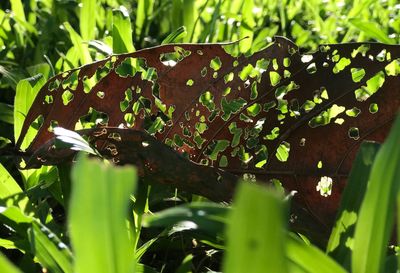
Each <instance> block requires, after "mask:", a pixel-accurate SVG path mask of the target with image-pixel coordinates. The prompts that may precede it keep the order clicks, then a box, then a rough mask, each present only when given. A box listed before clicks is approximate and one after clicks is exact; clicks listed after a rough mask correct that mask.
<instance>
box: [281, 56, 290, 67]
mask: <svg viewBox="0 0 400 273" xmlns="http://www.w3.org/2000/svg"><path fill="white" fill-rule="evenodd" d="M290 64H291V60H290V58H288V57H285V58H283V66H284V67H286V68H287V67H289V66H290Z"/></svg>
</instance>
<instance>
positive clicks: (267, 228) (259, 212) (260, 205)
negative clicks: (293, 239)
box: [223, 183, 288, 273]
mask: <svg viewBox="0 0 400 273" xmlns="http://www.w3.org/2000/svg"><path fill="white" fill-rule="evenodd" d="M284 211H285V209H284V203H283V201H282V198H281V197H280V196H279V195H278V194H277V193H276V192H272V191H269V190H267V189H265V188H262V187H261V186H259V185H255V184H250V183H242V184H241V185H240V186H239V189H238V193H237V196H236V198H235V201H234V209H233V211H232V214H231V215H230V216H229V219H228V221H229V225H228V228H227V240H228V241H227V249H226V254H225V255H226V256H225V259H224V262H223V268H224V270H223V271H224V272H226V273H236V272H237V273H243V272H252V273H258V272H259V273H263V272H274V273H284V272H288V271H287V264H286V262H285V252H284V244H285V226H284V218H285V216H284Z"/></svg>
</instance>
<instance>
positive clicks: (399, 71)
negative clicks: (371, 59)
mask: <svg viewBox="0 0 400 273" xmlns="http://www.w3.org/2000/svg"><path fill="white" fill-rule="evenodd" d="M385 72H386V75H388V76H398V75H400V59H396V60H393V61H392V62H391V63H389V64H388V65H386V66H385Z"/></svg>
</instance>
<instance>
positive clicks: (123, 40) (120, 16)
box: [112, 6, 135, 54]
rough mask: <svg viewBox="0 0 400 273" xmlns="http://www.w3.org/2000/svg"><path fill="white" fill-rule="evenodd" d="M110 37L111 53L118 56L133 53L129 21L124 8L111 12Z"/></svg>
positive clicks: (127, 13)
mask: <svg viewBox="0 0 400 273" xmlns="http://www.w3.org/2000/svg"><path fill="white" fill-rule="evenodd" d="M112 37H113V53H115V54H118V53H126V52H133V51H135V47H134V46H133V42H132V27H131V19H130V17H129V11H128V10H127V9H126V8H125V7H124V6H120V7H119V8H118V9H115V10H113V24H112Z"/></svg>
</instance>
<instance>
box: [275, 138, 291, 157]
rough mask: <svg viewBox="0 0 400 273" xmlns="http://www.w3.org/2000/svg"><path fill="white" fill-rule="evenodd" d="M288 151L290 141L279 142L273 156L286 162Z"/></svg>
mask: <svg viewBox="0 0 400 273" xmlns="http://www.w3.org/2000/svg"><path fill="white" fill-rule="evenodd" d="M289 152H290V143H288V142H286V141H283V142H282V143H281V144H279V147H278V149H277V150H276V154H275V156H276V158H277V159H278V160H279V161H281V162H286V161H287V160H288V158H289Z"/></svg>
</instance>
